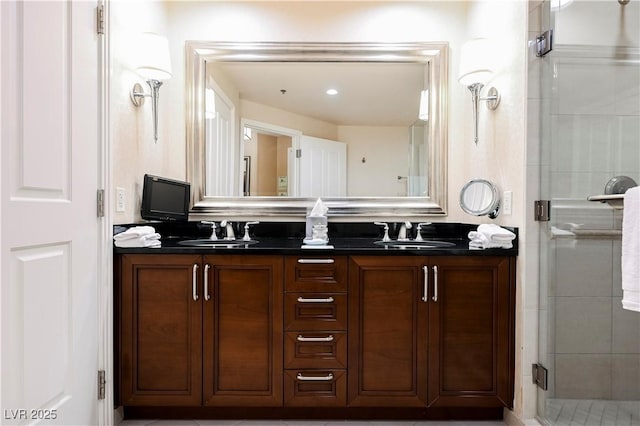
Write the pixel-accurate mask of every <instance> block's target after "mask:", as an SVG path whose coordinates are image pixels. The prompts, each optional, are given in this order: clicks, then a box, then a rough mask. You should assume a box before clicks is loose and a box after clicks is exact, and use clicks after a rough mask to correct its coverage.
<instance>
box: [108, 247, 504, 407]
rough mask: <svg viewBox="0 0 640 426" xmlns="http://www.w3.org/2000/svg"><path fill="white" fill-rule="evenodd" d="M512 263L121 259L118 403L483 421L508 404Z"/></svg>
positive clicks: (403, 258)
mask: <svg viewBox="0 0 640 426" xmlns="http://www.w3.org/2000/svg"><path fill="white" fill-rule="evenodd" d="M515 263H516V261H515V257H509V256H416V255H400V256H380V255H375V256H373V255H362V256H360V255H354V256H330V255H324V254H323V255H317V254H315V253H314V254H313V255H312V256H296V255H286V256H282V255H267V254H265V255H245V254H240V255H235V254H220V255H218V254H211V255H208V254H207V255H198V254H120V255H118V256H117V257H116V260H115V266H116V283H115V290H116V295H115V297H116V306H115V310H116V324H115V327H116V342H115V348H116V351H117V353H116V361H115V366H116V370H117V372H118V374H117V377H116V386H117V389H118V390H117V394H116V401H117V403H119V404H121V405H123V406H125V411H127V410H144V409H146V407H150V409H152V410H160V412H166V413H168V414H167V415H169V416H173V415H175V412H168V411H162V410H164V409H165V408H166V409H167V410H171V409H175V410H191V411H181V413H187V414H181V415H186V416H188V415H189V414H188V413H193V415H194V416H196V415H201V416H205V417H206V416H212V417H215V416H216V415H217V414H216V413H218V412H219V410H227V411H225V412H226V413H227V414H226V415H229V413H230V411H228V410H237V411H231V413H236V414H234V415H243V413H244V411H243V410H249V409H251V407H254V408H255V409H256V410H258V411H257V412H259V413H266V412H267V411H265V410H274V407H279V408H278V409H277V411H273V415H274V416H285V417H286V416H288V415H290V414H291V415H293V414H292V413H299V412H301V411H296V410H299V409H305V408H310V407H323V409H329V410H342V411H332V413H333V414H332V415H334V416H339V415H340V414H337V413H343V414H344V415H345V416H346V417H349V416H351V415H352V414H353V415H354V416H358V415H359V416H363V414H362V413H369V412H373V411H371V410H377V411H376V413H377V414H376V415H379V416H382V417H384V416H386V415H389V413H395V414H393V415H397V414H401V413H404V414H405V415H406V416H408V417H411V418H413V417H419V418H429V417H430V416H432V415H433V416H436V417H437V416H442V417H444V418H448V417H449V416H451V417H455V413H456V411H455V410H456V409H459V410H463V411H461V412H464V413H467V414H465V415H469V413H471V414H470V415H471V416H472V417H473V416H474V415H479V416H481V415H483V414H482V413H485V414H486V415H490V416H493V415H495V413H501V409H502V407H509V408H511V407H512V406H513V387H514V357H515V337H514V336H515V332H514V329H515ZM127 407H129V408H127ZM163 407H164V408H163ZM386 409H389V410H390V411H388V412H385V411H384V410H386ZM380 410H382V411H380ZM398 410H400V411H398ZM452 410H453V411H452ZM464 410H471V411H464ZM129 412H130V411H129ZM139 412H140V413H142V414H141V415H147V416H148V415H150V413H151V414H153V413H155V412H156V411H152V412H149V411H139ZM313 412H314V413H316V415H317V416H322V414H320V412H316V411H313ZM354 413H358V414H354ZM452 413H454V414H452ZM487 413H488V414H487ZM498 415H499V414H498ZM314 416H315V415H312V417H314ZM364 416H365V417H366V415H364Z"/></svg>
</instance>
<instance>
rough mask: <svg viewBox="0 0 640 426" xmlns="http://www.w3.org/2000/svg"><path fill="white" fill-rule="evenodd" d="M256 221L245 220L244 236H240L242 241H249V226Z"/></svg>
mask: <svg viewBox="0 0 640 426" xmlns="http://www.w3.org/2000/svg"><path fill="white" fill-rule="evenodd" d="M258 223H260V222H258V221H253V222H247V223H245V224H244V237H242V241H251V236H249V226H251V225H257V224H258Z"/></svg>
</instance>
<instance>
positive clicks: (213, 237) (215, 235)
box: [201, 220, 218, 241]
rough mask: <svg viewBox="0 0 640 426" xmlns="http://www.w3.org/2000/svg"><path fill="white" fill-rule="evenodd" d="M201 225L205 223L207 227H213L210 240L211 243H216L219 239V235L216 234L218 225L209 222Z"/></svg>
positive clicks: (205, 221)
mask: <svg viewBox="0 0 640 426" xmlns="http://www.w3.org/2000/svg"><path fill="white" fill-rule="evenodd" d="M201 223H204V224H206V225H211V236H210V237H209V239H210V240H211V241H215V240H217V239H218V235H217V234H216V223H215V222H209V221H207V220H203V221H201Z"/></svg>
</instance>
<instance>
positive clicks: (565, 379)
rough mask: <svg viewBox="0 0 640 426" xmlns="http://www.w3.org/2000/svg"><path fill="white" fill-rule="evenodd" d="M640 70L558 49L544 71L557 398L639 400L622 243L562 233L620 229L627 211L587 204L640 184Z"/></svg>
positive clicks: (616, 57) (633, 61) (638, 352)
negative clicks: (621, 184)
mask: <svg viewBox="0 0 640 426" xmlns="http://www.w3.org/2000/svg"><path fill="white" fill-rule="evenodd" d="M612 3H613V2H612ZM560 13H562V11H561V12H560ZM639 60H640V57H639V56H638V52H637V48H635V49H621V50H618V51H616V52H614V51H613V50H611V49H609V48H606V47H602V46H576V45H557V46H556V47H555V48H554V52H553V54H552V55H550V56H549V57H548V58H545V59H544V61H546V63H545V64H544V65H542V66H543V67H547V68H546V70H545V72H544V77H543V78H542V86H543V89H542V91H543V92H545V91H546V93H547V96H544V95H543V96H542V98H544V99H547V100H542V101H541V107H542V108H541V113H540V114H541V117H540V119H541V127H540V129H541V134H542V138H541V139H542V140H543V142H542V144H541V146H542V149H541V162H540V163H541V189H542V193H543V196H547V197H550V199H551V200H552V212H551V223H550V225H549V227H550V228H551V229H550V230H549V231H546V232H545V233H544V234H545V235H543V236H542V237H541V244H543V245H544V244H547V246H546V247H542V250H541V265H542V272H541V277H542V279H543V281H544V280H545V279H548V281H549V282H548V285H546V284H545V283H544V282H542V285H541V289H540V291H541V299H540V300H541V305H546V306H541V308H543V309H544V308H546V309H547V312H548V315H547V318H546V319H547V320H548V324H547V325H546V328H548V330H549V333H548V335H547V339H546V341H544V340H541V343H542V345H543V346H546V349H547V357H546V358H547V359H546V362H547V364H548V366H549V367H550V389H549V393H548V394H547V396H548V397H550V398H566V399H615V400H637V399H640V385H639V383H640V313H636V312H629V311H625V310H623V309H622V305H621V297H622V291H621V277H620V236H619V235H617V236H616V235H613V236H611V235H609V236H596V237H588V238H585V237H580V236H578V237H575V236H571V235H559V234H561V232H557V231H558V230H578V231H580V230H609V231H610V230H620V229H621V222H622V212H621V211H615V210H613V209H611V208H610V207H609V206H608V205H606V204H600V203H591V202H588V201H586V198H587V197H588V196H589V195H597V194H603V193H604V187H605V185H606V183H607V181H608V180H609V179H611V178H613V177H614V176H619V175H626V176H629V177H631V178H633V179H634V180H636V182H640V63H639ZM545 193H546V194H545ZM554 230H555V231H556V232H554ZM545 302H546V303H545ZM541 321H544V319H541ZM543 338H544V337H543Z"/></svg>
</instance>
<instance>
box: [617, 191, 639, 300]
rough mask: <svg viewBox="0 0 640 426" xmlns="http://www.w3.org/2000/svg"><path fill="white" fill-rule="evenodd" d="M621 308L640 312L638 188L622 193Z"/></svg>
mask: <svg viewBox="0 0 640 426" xmlns="http://www.w3.org/2000/svg"><path fill="white" fill-rule="evenodd" d="M621 266H622V307H623V308H624V309H628V310H630V311H637V312H640V187H638V186H636V187H634V188H630V189H629V190H628V191H627V192H625V193H624V212H623V213H622V265H621Z"/></svg>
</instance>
